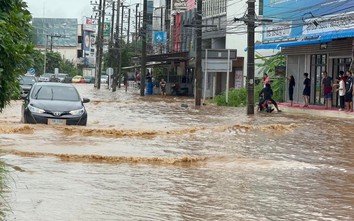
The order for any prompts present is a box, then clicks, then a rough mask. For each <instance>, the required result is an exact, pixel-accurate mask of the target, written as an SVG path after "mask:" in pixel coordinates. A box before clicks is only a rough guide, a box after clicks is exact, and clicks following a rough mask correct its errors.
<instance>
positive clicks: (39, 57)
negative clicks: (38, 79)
mask: <svg viewBox="0 0 354 221" xmlns="http://www.w3.org/2000/svg"><path fill="white" fill-rule="evenodd" d="M30 60H31V64H29V65H28V67H27V68H26V70H29V69H30V68H33V69H34V70H35V71H36V76H39V75H40V74H41V73H42V72H43V64H44V54H43V53H42V52H40V51H39V50H36V49H35V50H33V51H32V53H31V59H30Z"/></svg>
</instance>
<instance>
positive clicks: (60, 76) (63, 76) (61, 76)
mask: <svg viewBox="0 0 354 221" xmlns="http://www.w3.org/2000/svg"><path fill="white" fill-rule="evenodd" d="M66 76H67V74H58V78H65V77H66Z"/></svg>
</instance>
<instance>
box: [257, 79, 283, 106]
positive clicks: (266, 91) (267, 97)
mask: <svg viewBox="0 0 354 221" xmlns="http://www.w3.org/2000/svg"><path fill="white" fill-rule="evenodd" d="M262 95H263V102H266V105H268V102H269V101H270V102H271V103H272V104H273V105H274V107H275V108H276V109H277V111H278V112H281V110H279V108H278V104H277V102H275V100H273V99H272V96H273V90H272V88H271V87H270V84H266V85H265V87H264V88H263V89H262V90H261V92H260V93H259V96H262ZM263 102H262V103H263Z"/></svg>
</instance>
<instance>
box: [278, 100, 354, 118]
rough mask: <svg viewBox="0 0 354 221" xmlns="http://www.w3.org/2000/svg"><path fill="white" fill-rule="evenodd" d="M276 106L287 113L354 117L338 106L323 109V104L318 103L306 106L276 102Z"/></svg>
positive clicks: (353, 113)
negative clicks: (340, 109)
mask: <svg viewBox="0 0 354 221" xmlns="http://www.w3.org/2000/svg"><path fill="white" fill-rule="evenodd" d="M278 106H279V109H281V110H283V111H284V112H287V113H298V114H307V115H312V116H324V117H334V118H347V119H348V118H352V119H354V112H345V111H339V110H338V109H339V108H332V109H325V107H324V106H319V105H309V106H308V107H303V105H301V104H293V106H290V103H278Z"/></svg>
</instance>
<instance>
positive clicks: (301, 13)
mask: <svg viewBox="0 0 354 221" xmlns="http://www.w3.org/2000/svg"><path fill="white" fill-rule="evenodd" d="M263 17H264V18H270V19H272V24H271V25H269V24H267V25H265V26H264V27H265V28H264V30H265V31H264V32H263V41H264V42H270V41H286V40H294V39H296V40H299V39H303V38H304V35H308V34H316V33H317V34H318V33H324V32H329V31H337V32H338V31H342V30H349V29H354V25H353V21H354V1H353V0H340V1H334V0H331V1H329V0H311V1H309V0H264V3H263ZM305 37H306V36H305Z"/></svg>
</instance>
